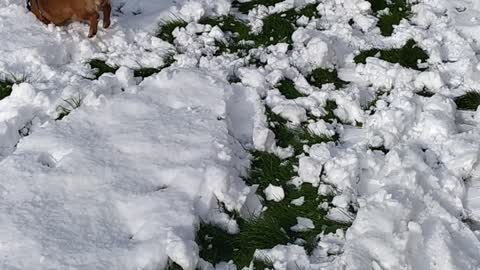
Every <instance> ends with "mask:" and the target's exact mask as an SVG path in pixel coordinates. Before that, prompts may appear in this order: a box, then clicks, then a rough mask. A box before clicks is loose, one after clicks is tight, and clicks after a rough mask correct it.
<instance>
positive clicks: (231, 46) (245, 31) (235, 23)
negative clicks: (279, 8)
mask: <svg viewBox="0 0 480 270" xmlns="http://www.w3.org/2000/svg"><path fill="white" fill-rule="evenodd" d="M199 23H201V24H208V25H211V26H218V27H220V29H222V31H223V32H225V33H228V34H230V38H229V40H228V41H227V43H224V42H222V41H217V47H218V48H219V49H218V51H217V54H222V53H224V52H229V53H235V52H237V51H239V50H248V49H250V48H251V47H252V46H249V45H248V43H247V41H249V40H251V38H252V37H251V36H250V27H249V26H248V25H246V24H245V23H243V22H242V21H240V20H237V19H236V18H235V17H234V16H232V15H229V16H222V17H209V18H203V19H201V20H200V21H199Z"/></svg>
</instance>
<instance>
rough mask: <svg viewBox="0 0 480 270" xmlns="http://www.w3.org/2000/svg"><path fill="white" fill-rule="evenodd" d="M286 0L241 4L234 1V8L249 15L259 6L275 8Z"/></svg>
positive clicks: (260, 0) (254, 0)
mask: <svg viewBox="0 0 480 270" xmlns="http://www.w3.org/2000/svg"><path fill="white" fill-rule="evenodd" d="M283 1H284V0H252V1H250V2H244V3H242V2H239V1H236V0H235V1H233V2H232V7H234V8H237V9H238V11H240V12H242V13H244V14H247V13H248V12H249V11H250V10H252V9H254V8H255V7H257V6H259V5H263V6H266V7H268V6H273V5H275V4H277V3H280V2H283Z"/></svg>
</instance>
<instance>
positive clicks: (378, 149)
mask: <svg viewBox="0 0 480 270" xmlns="http://www.w3.org/2000/svg"><path fill="white" fill-rule="evenodd" d="M369 149H370V150H372V151H380V152H382V153H384V154H387V153H388V152H389V151H390V150H389V149H387V148H385V146H384V145H382V146H377V147H373V146H370V147H369Z"/></svg>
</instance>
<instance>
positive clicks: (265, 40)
mask: <svg viewBox="0 0 480 270" xmlns="http://www.w3.org/2000/svg"><path fill="white" fill-rule="evenodd" d="M293 32H295V28H294V26H293V23H292V22H291V21H290V20H288V19H287V18H285V17H283V16H282V15H281V14H271V15H268V16H267V17H265V18H264V19H263V28H262V32H261V33H260V34H258V35H256V36H254V38H253V39H254V41H255V44H257V45H259V46H269V45H273V44H277V43H288V44H292V35H293Z"/></svg>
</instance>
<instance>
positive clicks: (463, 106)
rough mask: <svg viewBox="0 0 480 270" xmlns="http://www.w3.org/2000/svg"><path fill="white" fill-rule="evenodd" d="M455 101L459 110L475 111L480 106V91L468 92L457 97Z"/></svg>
mask: <svg viewBox="0 0 480 270" xmlns="http://www.w3.org/2000/svg"><path fill="white" fill-rule="evenodd" d="M455 103H456V104H457V109H459V110H470V111H475V110H477V108H478V106H480V93H479V92H473V91H472V92H468V93H466V94H465V95H463V96H460V97H457V98H455Z"/></svg>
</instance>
